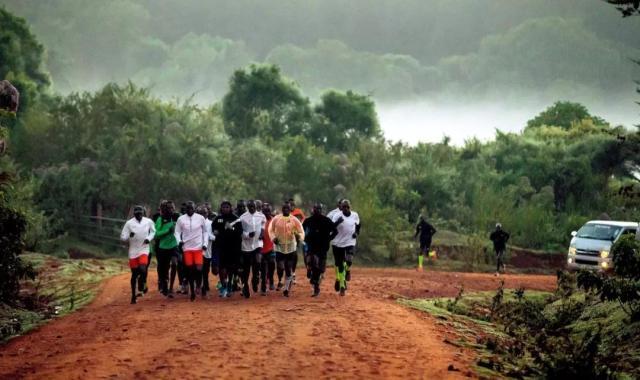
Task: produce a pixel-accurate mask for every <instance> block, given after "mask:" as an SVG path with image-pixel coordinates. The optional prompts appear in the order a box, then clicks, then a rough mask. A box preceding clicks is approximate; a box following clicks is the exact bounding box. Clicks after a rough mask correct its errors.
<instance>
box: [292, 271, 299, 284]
mask: <svg viewBox="0 0 640 380" xmlns="http://www.w3.org/2000/svg"><path fill="white" fill-rule="evenodd" d="M292 276H293V285H296V284H297V283H298V282H297V281H296V273H295V272H294V273H293V274H292Z"/></svg>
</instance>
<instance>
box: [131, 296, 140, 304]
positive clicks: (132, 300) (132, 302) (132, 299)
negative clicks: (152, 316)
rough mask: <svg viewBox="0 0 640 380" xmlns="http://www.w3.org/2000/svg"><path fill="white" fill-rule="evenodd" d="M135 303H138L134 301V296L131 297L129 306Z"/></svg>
mask: <svg viewBox="0 0 640 380" xmlns="http://www.w3.org/2000/svg"><path fill="white" fill-rule="evenodd" d="M135 303H138V302H137V301H136V296H131V304H132V305H133V304H135Z"/></svg>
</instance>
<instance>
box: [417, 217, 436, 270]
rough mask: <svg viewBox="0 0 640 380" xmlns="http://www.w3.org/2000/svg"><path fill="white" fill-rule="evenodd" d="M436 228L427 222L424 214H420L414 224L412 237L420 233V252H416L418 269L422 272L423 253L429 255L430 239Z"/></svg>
mask: <svg viewBox="0 0 640 380" xmlns="http://www.w3.org/2000/svg"><path fill="white" fill-rule="evenodd" d="M436 232H438V231H436V229H435V228H434V227H433V226H432V225H431V224H429V223H428V222H427V221H426V220H425V219H424V216H422V215H420V221H419V222H418V225H416V234H415V236H414V237H413V238H414V239H415V238H417V237H418V235H420V252H419V253H418V271H419V272H422V263H423V262H424V255H425V254H427V255H429V251H430V250H431V239H432V238H433V235H435V234H436Z"/></svg>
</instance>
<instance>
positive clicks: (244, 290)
mask: <svg viewBox="0 0 640 380" xmlns="http://www.w3.org/2000/svg"><path fill="white" fill-rule="evenodd" d="M242 295H243V296H244V298H249V297H251V293H249V287H248V286H247V285H246V284H245V286H243V287H242Z"/></svg>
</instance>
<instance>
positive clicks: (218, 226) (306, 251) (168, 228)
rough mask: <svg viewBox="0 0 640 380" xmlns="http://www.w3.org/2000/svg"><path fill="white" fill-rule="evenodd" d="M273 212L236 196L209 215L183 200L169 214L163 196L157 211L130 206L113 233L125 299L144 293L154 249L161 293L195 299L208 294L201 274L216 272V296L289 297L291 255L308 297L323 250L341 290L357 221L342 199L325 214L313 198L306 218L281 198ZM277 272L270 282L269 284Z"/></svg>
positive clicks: (316, 287) (321, 268)
mask: <svg viewBox="0 0 640 380" xmlns="http://www.w3.org/2000/svg"><path fill="white" fill-rule="evenodd" d="M279 211H280V212H275V213H274V212H273V210H272V207H271V205H270V204H269V203H266V202H264V203H263V202H261V201H259V200H249V201H247V202H245V201H243V200H240V201H238V202H237V204H236V208H235V209H233V207H232V204H231V203H230V202H228V201H223V202H222V203H221V204H220V207H219V209H218V210H217V212H214V211H213V210H212V208H211V205H210V204H209V203H204V204H202V205H199V206H196V204H195V203H194V202H191V201H189V202H185V203H183V204H182V207H181V208H180V212H179V213H178V212H176V206H175V204H174V203H173V202H172V201H170V200H163V201H162V202H161V203H160V207H159V209H158V213H157V214H155V215H154V216H152V218H148V217H146V216H145V209H144V207H142V206H135V207H134V209H133V218H131V219H129V220H128V221H127V222H126V223H125V225H124V227H123V229H122V233H121V239H122V240H123V241H125V242H128V244H129V249H128V252H129V267H130V268H131V303H132V304H134V303H136V302H137V299H138V297H141V296H143V295H144V294H145V293H147V291H148V285H147V274H148V269H149V265H150V263H151V255H152V254H154V253H155V256H156V261H157V272H158V290H159V291H160V292H161V293H162V294H163V295H164V296H166V297H168V298H173V297H174V285H176V278H177V280H178V284H177V287H176V293H181V294H189V295H190V299H191V301H194V300H195V299H196V297H197V295H198V294H199V295H201V296H202V297H203V298H205V297H207V295H208V294H210V292H211V288H210V283H209V272H211V274H213V276H214V278H215V276H217V277H218V281H217V285H216V288H217V290H218V293H219V296H220V297H231V296H232V295H233V293H234V292H240V293H241V294H242V295H243V296H244V297H245V298H250V297H251V294H252V293H253V294H258V293H259V294H261V295H263V296H265V295H267V292H268V290H269V291H274V290H275V291H282V293H283V295H284V296H285V297H289V295H290V294H291V291H292V289H293V286H294V284H296V267H297V263H298V253H299V252H301V253H302V256H303V257H304V264H305V268H306V272H307V273H306V277H307V279H308V280H309V282H310V284H311V286H312V289H313V291H312V297H317V296H318V295H319V294H320V284H321V282H322V280H323V278H324V273H325V269H326V262H327V253H328V251H329V248H330V246H331V248H332V251H333V257H334V263H335V270H336V281H335V286H334V288H335V291H336V292H338V293H339V294H340V295H341V296H344V295H345V294H346V290H347V282H348V281H350V280H351V266H352V264H353V256H354V254H355V251H356V240H357V237H358V235H359V234H360V226H361V223H360V218H359V216H358V213H356V212H355V211H352V210H351V203H350V202H349V201H348V200H346V199H341V200H340V201H338V204H337V207H336V208H335V209H334V210H331V211H330V212H329V213H327V215H326V216H325V215H324V214H323V205H322V204H320V203H316V204H315V205H314V206H313V209H312V212H311V215H310V216H309V217H306V216H305V213H304V212H303V211H302V210H301V209H300V208H296V206H295V202H294V200H293V199H290V200H288V201H287V202H284V203H283V204H282V206H281V209H280V210H279ZM275 277H277V284H276V283H275Z"/></svg>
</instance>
